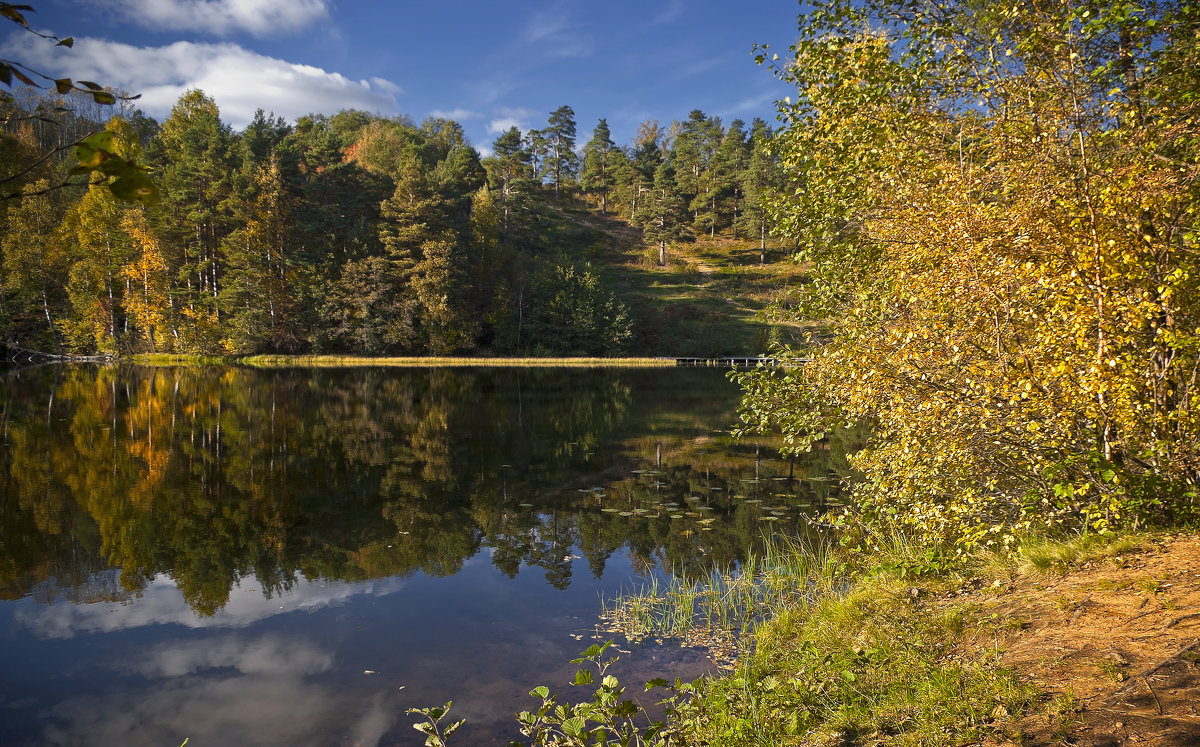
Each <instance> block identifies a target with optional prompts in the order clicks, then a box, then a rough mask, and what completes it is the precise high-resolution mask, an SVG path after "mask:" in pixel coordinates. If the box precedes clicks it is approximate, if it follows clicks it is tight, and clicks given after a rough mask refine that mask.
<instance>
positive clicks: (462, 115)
mask: <svg viewBox="0 0 1200 747" xmlns="http://www.w3.org/2000/svg"><path fill="white" fill-rule="evenodd" d="M429 116H431V117H438V118H440V119H452V120H454V121H455V122H463V121H465V120H468V119H478V118H479V117H482V116H483V115H482V114H480V113H479V112H473V111H471V110H470V109H450V110H449V111H447V110H445V109H434V110H433V111H431V112H429Z"/></svg>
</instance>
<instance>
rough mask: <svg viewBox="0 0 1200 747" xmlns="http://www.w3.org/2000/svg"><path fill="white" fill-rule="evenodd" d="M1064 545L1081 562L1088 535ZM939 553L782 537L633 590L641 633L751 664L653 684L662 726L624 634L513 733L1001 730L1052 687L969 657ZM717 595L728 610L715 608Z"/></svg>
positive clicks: (822, 739)
mask: <svg viewBox="0 0 1200 747" xmlns="http://www.w3.org/2000/svg"><path fill="white" fill-rule="evenodd" d="M1062 547H1063V550H1062V551H1061V553H1060V554H1062V555H1063V556H1064V558H1070V557H1075V556H1074V555H1072V552H1075V553H1076V554H1077V553H1078V552H1081V551H1082V548H1084V543H1079V544H1078V545H1063V546H1062ZM1087 548H1088V549H1089V550H1090V551H1091V552H1092V553H1096V552H1099V551H1100V550H1099V549H1097V547H1096V546H1095V543H1090V544H1088V545H1087ZM924 558H925V556H924V551H923V549H922V548H921V547H920V546H918V545H914V544H911V543H910V542H908V541H907V540H906V539H905V538H904V537H903V536H902V535H900V534H893V535H890V536H889V537H888V539H887V542H886V547H884V548H883V549H881V550H880V551H879V552H877V553H875V554H872V555H869V556H868V555H862V554H857V553H848V552H846V551H845V550H842V549H838V548H829V547H826V548H824V549H811V548H809V547H807V546H804V545H801V544H798V543H788V542H780V543H777V544H775V545H774V546H773V547H772V548H771V549H770V550H769V551H768V552H767V553H766V555H765V556H764V557H763V558H760V559H759V560H758V561H756V562H753V563H749V564H747V565H746V566H744V567H743V568H742V569H740V570H739V571H736V572H733V571H731V572H729V573H727V574H724V577H721V576H720V575H718V577H714V578H709V579H706V580H701V581H699V582H690V581H685V580H676V581H674V582H673V583H672V584H671V585H669V586H666V587H654V588H647V589H643V590H642V591H640V592H638V593H635V594H633V595H629V596H626V597H624V598H622V599H619V600H617V601H616V602H615V606H616V607H617V608H618V609H620V608H624V609H630V608H640V609H642V610H645V609H652V610H656V613H651V614H649V615H641V616H639V615H630V616H627V617H626V619H631V618H637V620H638V623H639V624H640V626H641V627H640V628H638V629H634V630H631V631H630V633H631V637H637V636H638V635H639V634H640V635H664V634H667V635H686V634H685V633H684V632H683V631H682V629H681V628H683V627H686V626H687V625H689V624H690V625H691V626H693V627H696V628H703V629H706V630H709V631H711V629H712V628H713V627H714V626H715V627H722V626H724V627H725V629H726V631H727V632H728V633H730V634H732V635H734V636H735V637H737V638H738V639H740V641H741V642H742V652H741V656H740V659H739V661H738V663H737V664H736V666H735V667H733V668H732V669H731V670H730V671H728V672H726V673H724V674H721V675H714V676H710V677H706V678H702V679H700V680H697V681H695V682H692V683H685V682H680V681H678V680H676V681H675V682H674V683H668V682H667V681H666V680H663V679H658V680H652V681H651V682H649V683H647V684H646V690H647V691H652V690H660V689H663V690H665V692H666V697H665V699H664V700H662V701H660V703H659V705H660V706H661V707H662V708H663V709H664V712H665V720H663V721H657V720H655V719H653V718H651V717H650V716H648V715H647V713H646V709H645V708H644V707H643V706H642V705H641V704H639V703H637V702H635V701H634V700H632V699H628V698H625V697H624V693H625V688H624V687H622V685H621V684H620V683H619V682H618V681H617V680H616V679H615V678H613V677H611V676H610V675H606V673H605V669H606V667H607V666H608V665H609V664H610V663H611V660H610V659H606V658H605V657H604V652H605V651H606V650H607V648H608V645H607V644H606V645H604V646H592V647H591V648H590V649H588V650H587V651H585V652H583V653H582V654H581V655H580V657H579V658H578V659H576V660H574V662H573V663H576V664H582V665H584V668H583V669H581V670H580V672H579V673H577V674H576V677H575V680H574V682H573V683H572V685H574V686H581V687H592V686H595V690H594V692H592V694H591V696H590V697H587V696H585V697H583V698H582V699H580V700H578V701H574V700H572V699H570V698H567V697H564V696H562V695H560V694H558V693H553V692H552V690H551V689H550V688H548V687H545V686H542V687H538V688H535V689H534V690H533V691H532V692H531V693H530V695H531V696H533V697H534V698H535V699H536V700H538V701H539V707H538V708H537V709H536V710H532V711H528V712H523V713H521V714H518V716H517V719H518V722H519V723H520V725H521V731H522V733H523V734H524V735H525V736H526V737H527V738H528V739H529V741H528V742H526V743H522V742H514V743H512V744H513V745H517V746H518V747H519V746H520V745H521V744H530V745H579V746H580V747H583V746H584V745H618V744H619V745H631V744H633V745H655V746H657V747H665V746H667V745H729V746H730V747H733V746H734V745H799V744H846V743H854V744H889V745H907V744H922V745H956V744H963V743H964V742H965V741H971V740H977V739H980V738H982V737H984V736H986V735H988V734H991V733H994V732H996V731H998V730H999V729H1000V728H1001V727H1002V726H1003V724H1004V723H1005V721H1006V719H1007V717H1008V716H1010V715H1012V714H1020V713H1023V712H1026V711H1027V710H1029V709H1030V708H1031V707H1032V706H1033V704H1034V702H1035V700H1036V692H1035V691H1034V690H1033V688H1031V687H1030V686H1028V685H1026V684H1023V683H1022V682H1021V680H1020V679H1019V677H1018V676H1017V675H1016V673H1014V672H1012V671H1010V670H1007V669H1004V668H1002V667H1000V666H999V665H998V656H999V651H996V650H984V651H980V652H978V653H977V654H976V655H973V656H962V655H961V652H960V651H958V650H957V648H956V646H957V644H959V643H960V642H961V640H962V636H963V633H964V632H965V631H966V630H967V628H968V627H969V626H968V625H967V622H966V619H967V611H966V610H965V609H963V608H961V607H958V606H953V605H943V604H940V603H939V602H938V601H937V600H936V593H937V592H938V591H940V590H942V589H944V588H946V587H947V586H949V585H951V584H953V583H956V582H958V581H959V580H960V578H961V576H960V575H959V573H958V572H959V571H961V570H962V569H963V567H964V566H962V565H956V566H955V568H954V569H953V570H951V569H949V568H948V567H947V566H937V565H932V566H931V565H930V564H928V563H927V562H926V561H925V559H924ZM1005 567H1006V568H1007V567H1008V566H1007V565H1006V566H1005ZM914 578H917V580H914ZM914 584H915V585H914ZM689 592H691V593H692V595H693V596H695V597H700V598H705V599H708V600H710V602H709V603H708V604H707V605H705V607H704V608H695V607H692V608H689V615H690V616H689V615H684V614H682V613H680V611H679V609H678V607H679V602H678V598H679V597H680V596H686V595H687V594H688V593H689ZM718 598H719V599H720V601H719V602H714V601H711V600H716V599H718ZM764 600H765V601H764ZM717 606H719V607H721V608H722V609H723V614H716V615H714V614H712V611H713V608H714V607H717ZM685 617H686V618H687V619H686V620H684V619H683V618H685ZM593 670H595V674H593ZM597 683H598V685H597ZM418 712H419V713H421V714H422V715H424V716H425V717H426V719H427V721H426V722H423V723H421V724H418V725H417V727H416V728H418V729H419V730H421V731H423V732H424V733H426V734H427V735H430V737H431V739H432V737H434V736H435V735H436V734H437V728H438V723H437V720H436V719H435V718H433V717H437V719H440V718H441V717H443V716H445V710H444V709H434V712H426V710H422V711H418ZM429 744H435V745H442V744H445V742H438V741H430V742H429Z"/></svg>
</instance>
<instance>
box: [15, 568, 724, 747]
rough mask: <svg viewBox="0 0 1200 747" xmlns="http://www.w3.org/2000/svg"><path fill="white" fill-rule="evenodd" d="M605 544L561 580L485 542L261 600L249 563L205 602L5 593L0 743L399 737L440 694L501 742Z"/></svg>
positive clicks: (404, 737)
mask: <svg viewBox="0 0 1200 747" xmlns="http://www.w3.org/2000/svg"><path fill="white" fill-rule="evenodd" d="M611 560H612V562H611V563H610V567H609V569H608V570H607V572H606V573H605V574H604V577H603V578H601V579H599V580H592V577H591V574H590V573H587V571H586V561H583V560H576V561H574V562H575V563H576V564H577V566H578V567H577V569H576V571H577V573H576V583H573V584H572V585H571V586H570V587H569V588H568V589H566V590H561V591H560V590H557V589H554V588H553V587H551V586H549V585H548V584H546V583H545V580H544V578H543V577H542V574H541V573H540V571H541V569H537V568H531V569H527V571H523V572H521V573H519V574H518V575H517V577H516V578H515V579H510V578H508V577H506V576H504V575H503V574H502V573H500V572H499V571H498V570H497V569H496V568H495V567H494V566H493V565H492V564H491V563H490V559H489V558H488V553H487V552H482V553H480V554H479V555H477V556H476V557H474V558H472V559H471V560H469V561H468V562H467V563H466V564H465V566H464V567H463V569H462V570H461V571H460V572H459V573H458V574H456V575H454V576H452V577H449V578H436V579H435V578H430V577H427V576H424V575H421V574H415V575H413V576H410V577H407V578H404V579H399V578H390V579H382V580H375V581H371V582H363V583H349V582H342V581H338V582H324V581H319V580H318V581H307V580H304V579H300V580H298V581H297V583H296V584H295V585H294V586H293V587H292V589H290V590H289V591H288V592H286V593H283V594H277V595H275V596H274V597H273V598H270V599H267V598H265V597H264V596H263V595H262V593H261V591H260V590H259V588H258V586H257V584H256V579H255V578H254V577H253V576H247V577H245V578H243V579H242V581H241V583H240V584H239V586H238V587H236V588H235V589H234V591H233V593H231V595H230V599H229V603H228V604H226V606H225V607H224V608H223V609H221V610H220V611H218V612H217V613H216V614H214V615H212V616H210V617H203V616H199V615H197V614H196V613H195V612H193V611H192V610H191V609H190V608H189V607H188V605H187V604H186V603H185V601H184V600H183V597H182V595H181V594H180V593H179V591H178V589H176V588H175V586H174V584H173V583H172V582H171V580H170V579H169V578H167V577H165V576H159V577H158V578H156V579H154V581H153V582H152V583H150V584H149V585H148V586H147V587H146V588H145V590H144V591H143V593H142V594H141V595H140V596H138V597H135V598H133V599H130V600H128V601H126V602H125V603H114V602H93V603H86V604H72V603H69V602H65V601H62V600H58V601H56V602H55V603H53V604H50V605H45V604H38V603H35V602H34V601H33V600H32V599H30V598H26V599H22V600H17V601H13V602H7V603H4V604H2V605H0V671H3V672H4V675H3V679H2V680H0V713H3V714H4V719H3V722H2V724H0V743H3V744H5V745H19V744H30V745H32V744H52V745H74V744H87V745H110V744H111V745H116V744H121V745H142V744H145V745H177V744H179V743H180V742H182V741H183V738H184V737H187V738H189V739H190V742H189V744H197V745H200V744H287V745H323V744H333V743H338V744H356V745H376V744H381V743H383V744H414V745H415V744H420V743H421V738H420V736H419V735H418V734H417V732H416V731H414V730H413V729H412V724H413V723H414V722H415V719H414V717H412V716H409V715H408V714H406V713H405V710H406V709H407V708H411V707H417V706H429V705H440V704H442V703H444V702H446V701H447V700H451V699H454V700H455V706H454V711H453V715H454V716H455V717H456V718H461V717H465V718H467V719H468V726H467V727H465V728H464V730H463V731H462V732H460V735H461V737H460V741H461V743H462V744H504V743H505V740H506V739H511V738H514V737H516V736H518V735H517V734H516V733H514V731H513V723H514V722H513V719H512V717H511V714H513V713H515V712H516V711H518V710H521V709H523V708H527V707H529V705H531V701H530V699H529V697H528V696H527V695H526V693H527V692H528V690H529V689H530V688H531V687H533V686H534V685H537V684H542V683H543V682H544V683H545V684H549V685H552V686H553V685H562V684H563V683H565V682H566V681H567V680H568V679H569V665H568V661H569V660H570V659H571V658H572V657H574V656H575V655H577V654H578V652H579V651H581V650H582V649H583V648H585V647H586V646H587V645H588V643H590V641H591V638H590V633H591V631H592V628H593V625H594V622H595V618H594V617H593V616H591V615H590V614H588V613H589V612H590V613H593V614H594V612H595V611H598V609H599V598H600V597H601V596H602V595H604V594H608V595H611V594H612V593H614V592H615V591H616V590H617V588H619V587H620V586H621V585H622V584H624V583H627V580H628V579H629V578H630V577H631V576H633V575H634V569H633V567H632V566H631V565H630V563H629V561H628V559H627V558H625V557H624V556H621V555H617V556H614V557H613V558H612V559H611ZM585 579H586V580H585ZM575 636H582V640H579V639H577V638H575ZM678 658H679V657H678V656H675V652H671V653H670V655H668V653H667V652H664V651H651V650H643V651H642V652H640V653H639V655H638V656H637V657H636V661H635V657H630V660H629V661H628V662H621V663H620V665H618V666H619V667H620V666H625V669H620V668H618V669H617V674H618V676H623V677H624V678H626V679H628V680H629V681H632V682H640V681H644V680H645V679H649V678H651V677H655V676H662V675H668V674H675V673H684V674H686V673H688V672H690V673H693V674H694V673H695V672H697V671H698V668H699V667H701V666H703V664H702V661H701V657H700V656H699V655H698V654H695V653H688V654H685V655H684V661H683V662H682V667H683V669H682V670H681V669H679V666H680V662H679V661H678ZM368 672H369V673H368ZM548 673H549V674H548ZM633 689H640V688H633ZM572 694H573V693H572ZM410 734H411V736H409V735H410Z"/></svg>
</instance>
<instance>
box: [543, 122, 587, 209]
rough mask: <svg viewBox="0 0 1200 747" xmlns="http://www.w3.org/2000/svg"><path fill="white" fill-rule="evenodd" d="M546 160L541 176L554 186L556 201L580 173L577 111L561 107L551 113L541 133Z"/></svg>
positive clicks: (544, 160)
mask: <svg viewBox="0 0 1200 747" xmlns="http://www.w3.org/2000/svg"><path fill="white" fill-rule="evenodd" d="M540 139H541V140H542V141H543V142H544V149H545V150H544V153H545V155H544V159H543V161H542V169H541V172H540V173H541V175H542V177H543V178H548V179H550V181H551V183H553V184H554V199H555V200H557V199H559V196H560V194H561V190H562V187H563V185H564V184H566V183H568V182H570V181H572V180H573V179H574V178H575V174H576V172H577V171H578V160H579V159H578V158H576V156H575V110H574V109H572V108H571V107H569V106H565V105H564V106H560V107H558V108H557V109H555V110H554V111H553V112H551V113H550V119H549V121H548V123H547V127H546V129H544V130H542V131H541V137H540Z"/></svg>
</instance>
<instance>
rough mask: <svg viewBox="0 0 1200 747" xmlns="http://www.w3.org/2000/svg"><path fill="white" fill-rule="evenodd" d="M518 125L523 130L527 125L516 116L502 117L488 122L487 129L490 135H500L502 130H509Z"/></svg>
mask: <svg viewBox="0 0 1200 747" xmlns="http://www.w3.org/2000/svg"><path fill="white" fill-rule="evenodd" d="M513 127H516V128H517V129H518V130H520V131H521V132H524V131H525V127H524V126H523V123H522V122H521V120H519V119H516V118H514V117H501V118H500V119H493V120H492V121H491V122H488V126H487V131H488V134H489V135H499V134H500V133H501V132H507V131H508V130H509V129H511V128H513Z"/></svg>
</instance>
